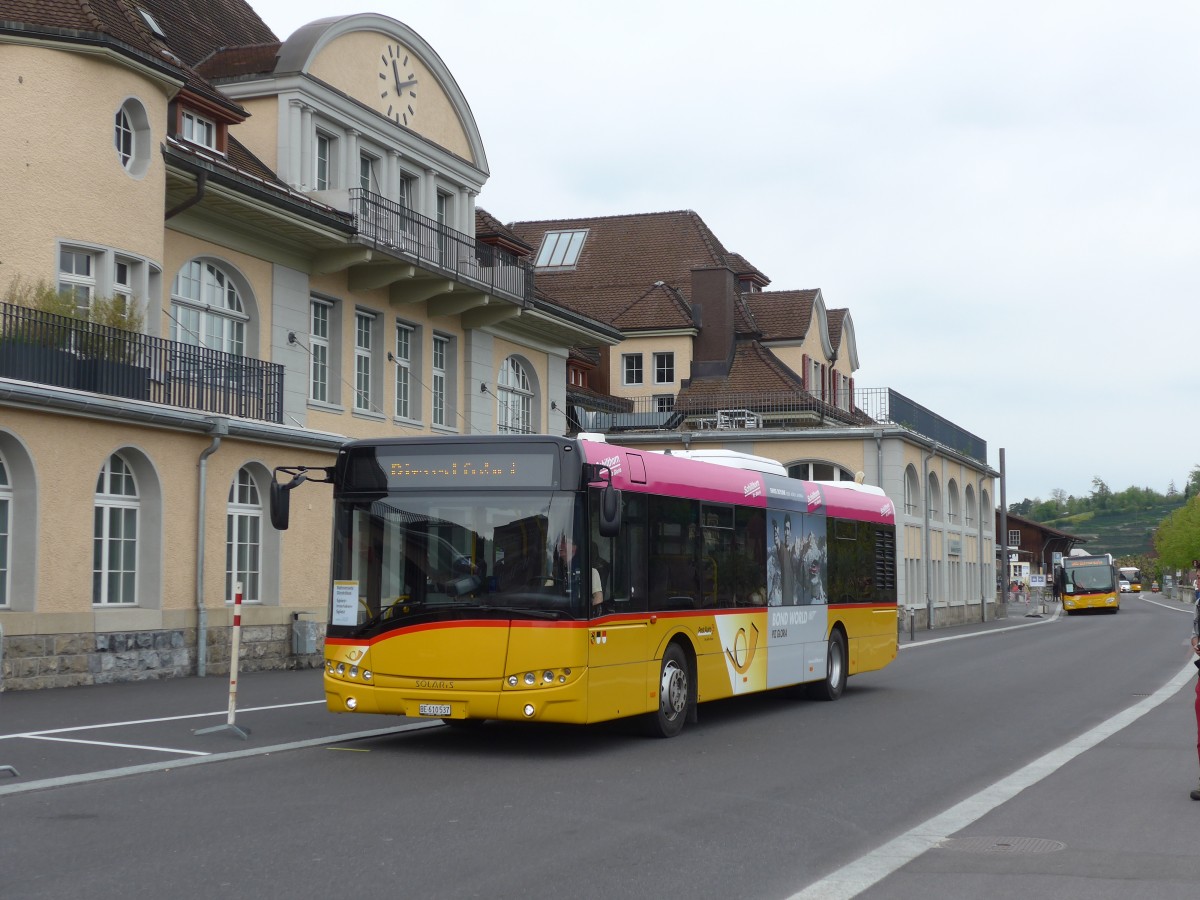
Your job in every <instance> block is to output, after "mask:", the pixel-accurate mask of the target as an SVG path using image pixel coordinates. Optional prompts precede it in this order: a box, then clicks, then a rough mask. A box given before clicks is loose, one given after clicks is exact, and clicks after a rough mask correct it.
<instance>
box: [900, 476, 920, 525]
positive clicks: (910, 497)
mask: <svg viewBox="0 0 1200 900" xmlns="http://www.w3.org/2000/svg"><path fill="white" fill-rule="evenodd" d="M920 511H921V482H920V480H919V479H918V478H917V469H916V466H909V467H908V468H907V469H905V470H904V514H905V515H908V516H915V515H916V514H917V513H918V512H920Z"/></svg>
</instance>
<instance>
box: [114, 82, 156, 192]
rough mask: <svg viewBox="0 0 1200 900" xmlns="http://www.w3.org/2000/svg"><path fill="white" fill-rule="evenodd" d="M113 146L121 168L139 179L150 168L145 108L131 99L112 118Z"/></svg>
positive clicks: (148, 126) (147, 124)
mask: <svg viewBox="0 0 1200 900" xmlns="http://www.w3.org/2000/svg"><path fill="white" fill-rule="evenodd" d="M113 146H114V147H115V148H116V151H117V160H118V161H119V162H120V163H121V168H123V169H124V170H125V171H126V172H128V173H129V174H130V175H132V176H133V177H134V178H141V177H142V176H143V175H145V174H146V170H147V169H148V168H149V166H150V118H149V116H147V115H146V107H144V106H143V105H142V104H141V103H140V102H139V101H137V100H134V99H133V98H132V97H131V98H129V99H128V100H126V101H125V102H124V103H122V104H121V106H120V108H119V109H118V110H117V112H116V114H115V115H114V116H113Z"/></svg>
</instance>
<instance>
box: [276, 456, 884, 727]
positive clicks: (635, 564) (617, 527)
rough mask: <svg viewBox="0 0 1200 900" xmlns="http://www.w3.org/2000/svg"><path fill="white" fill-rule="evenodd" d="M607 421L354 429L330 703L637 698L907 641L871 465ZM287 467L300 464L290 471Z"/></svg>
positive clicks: (666, 700)
mask: <svg viewBox="0 0 1200 900" xmlns="http://www.w3.org/2000/svg"><path fill="white" fill-rule="evenodd" d="M712 453H713V454H714V455H715V456H717V457H718V459H717V461H716V462H709V461H702V460H698V459H694V458H687V457H688V456H689V454H686V453H675V454H672V453H669V452H653V451H644V450H634V449H629V448H625V447H619V446H616V445H613V444H610V443H607V442H606V441H604V440H603V438H602V436H599V435H595V436H585V437H581V438H563V437H553V436H547V435H488V436H482V435H481V436H474V435H472V436H460V437H419V438H396V439H382V440H375V441H354V442H350V443H348V444H346V445H345V446H344V447H343V448H342V449H341V450H340V452H339V453H338V457H337V460H336V463H335V465H333V466H330V467H328V468H316V469H314V468H305V467H280V468H279V469H277V470H276V480H275V482H274V483H273V485H272V490H271V518H272V523H273V524H274V525H275V527H276V528H281V529H282V528H286V527H287V519H288V507H289V502H288V497H289V492H290V491H291V490H292V489H293V488H295V487H297V486H298V485H299V484H300V483H301V482H303V481H323V482H329V483H331V484H332V488H333V501H334V525H333V556H332V572H331V580H332V584H331V586H330V596H329V617H328V623H327V628H326V638H325V675H324V686H325V696H326V702H327V705H328V708H329V709H331V710H333V711H336V712H358V713H393V714H397V715H404V716H410V717H414V718H433V719H441V720H444V721H446V722H447V723H450V724H457V723H460V722H464V721H472V720H481V719H505V720H518V721H538V722H569V723H579V724H583V723H591V722H600V721H605V720H610V719H615V718H621V717H627V716H641V717H643V719H644V721H645V723H646V725H647V726H648V730H649V731H650V732H651V733H652V734H655V735H659V736H663V737H670V736H673V735H675V734H677V733H678V732H679V731H680V730H681V729H682V728H683V725H684V723H685V721H695V719H696V716H697V707H698V705H699V704H700V703H703V702H705V701H708V700H717V699H721V698H726V697H732V696H734V695H738V694H744V693H751V692H755V691H763V690H768V689H772V688H779V687H785V686H792V685H799V684H808V685H810V688H809V690H810V691H811V692H812V693H814V694H816V695H817V696H819V697H821V698H823V699H827V700H836V699H838V697H840V696H841V694H842V692H843V690H844V688H845V686H846V679H847V677H848V676H850V675H854V674H856V673H859V672H867V671H871V670H875V669H880V668H882V667H884V666H886V665H887V664H888V663H889V662H891V660H893V659H894V658H895V656H896V649H897V620H896V529H895V522H894V512H893V507H892V503H891V501H890V500H889V499H888V498H887V497H886V496H885V495H884V493H883V492H882V491H881V490H880V489H878V488H873V487H867V486H862V485H855V484H846V483H834V482H828V483H826V482H809V481H800V480H796V479H792V478H788V477H787V475H786V470H784V469H783V467H782V466H780V465H779V464H778V463H776V462H774V461H771V460H765V459H762V458H760V457H750V456H745V455H743V454H736V453H732V452H728V451H712ZM280 474H283V475H290V476H293V477H292V478H291V480H290V481H281V480H280Z"/></svg>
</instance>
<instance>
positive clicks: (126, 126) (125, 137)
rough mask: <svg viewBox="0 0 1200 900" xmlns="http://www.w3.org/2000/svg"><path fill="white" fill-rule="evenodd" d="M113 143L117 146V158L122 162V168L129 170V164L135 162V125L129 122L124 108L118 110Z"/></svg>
mask: <svg viewBox="0 0 1200 900" xmlns="http://www.w3.org/2000/svg"><path fill="white" fill-rule="evenodd" d="M113 143H114V144H116V146H117V158H118V159H120V160H121V167H122V168H123V169H128V168H129V164H130V163H132V162H133V123H132V122H130V121H129V113H127V112H126V111H125V109H124V107H122V108H121V109H118V110H117V121H116V130H115V133H114V134H113Z"/></svg>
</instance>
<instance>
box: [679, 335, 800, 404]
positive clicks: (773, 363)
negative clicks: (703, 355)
mask: <svg viewBox="0 0 1200 900" xmlns="http://www.w3.org/2000/svg"><path fill="white" fill-rule="evenodd" d="M765 394H767V395H778V394H796V395H798V396H803V397H808V396H809V395H808V392H807V391H805V390H804V386H803V384H802V383H801V381H800V378H799V377H798V376H797V375H796V374H795V373H794V372H793V371H792V370H791V369H789V368H788V367H787V366H785V365H784V364H783V363H781V362H780V361H779V360H778V359H776V357H775V354H773V353H772V352H771V351H770V350H768V349H767V348H766V347H764V346H763V345H762V344H760V343H759V342H758V341H754V340H750V341H738V342H737V346H736V347H735V348H734V352H733V364H732V365H731V366H730V368H729V374H728V375H727V376H725V377H723V378H693V379H692V380H691V381H690V382H689V383H688V384H687V385H685V386H684V387H682V388H681V389H680V391H679V395H678V397H677V399H676V401H675V407H676V409H684V410H686V409H687V408H688V407H689V406H697V407H701V408H709V407H712V408H716V407H718V406H724V405H727V403H726V400H728V401H729V402H732V403H734V404H736V405H742V404H744V403H745V402H746V400H745V398H746V397H747V396H755V395H765Z"/></svg>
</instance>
